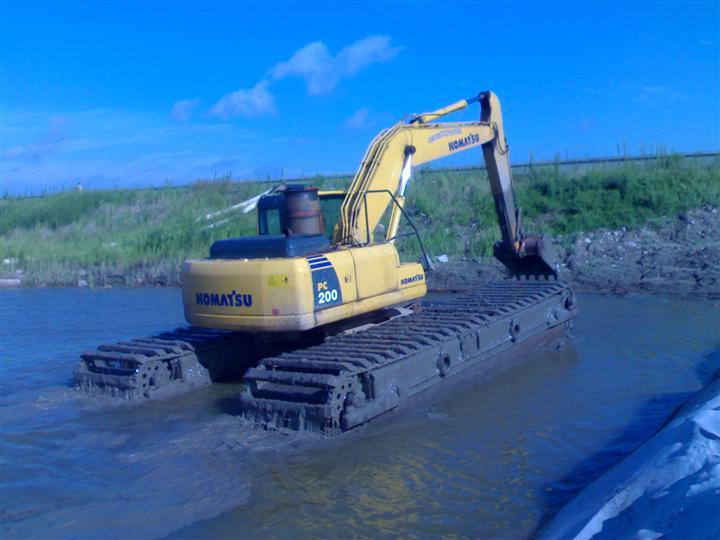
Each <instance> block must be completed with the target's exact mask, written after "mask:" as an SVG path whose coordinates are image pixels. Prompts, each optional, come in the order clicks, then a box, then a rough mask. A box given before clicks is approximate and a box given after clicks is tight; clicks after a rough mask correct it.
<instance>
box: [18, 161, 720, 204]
mask: <svg viewBox="0 0 720 540" xmlns="http://www.w3.org/2000/svg"><path fill="white" fill-rule="evenodd" d="M665 158H675V159H701V160H712V159H720V152H692V153H686V154H680V153H667V154H666V153H658V154H648V155H640V156H619V157H617V156H616V157H609V156H608V157H593V158H584V159H559V158H558V159H554V160H545V161H526V162H524V163H514V164H512V165H511V168H512V169H513V170H516V171H521V170H528V169H534V168H543V167H559V168H561V169H562V168H567V167H583V166H590V165H622V164H625V163H638V162H646V163H651V162H654V161H657V160H659V159H665ZM421 170H422V171H423V172H430V171H432V172H439V173H443V172H471V171H482V170H485V166H484V165H473V166H465V167H427V168H425V167H421ZM353 174H354V173H334V174H315V175H308V176H301V177H293V178H283V177H282V176H281V177H279V178H278V177H276V178H267V179H263V180H258V179H247V178H233V177H232V176H230V175H228V176H225V177H221V178H198V179H197V180H196V181H195V182H190V183H187V184H180V185H163V186H147V187H128V188H122V187H119V186H116V187H109V188H93V189H92V190H91V191H115V190H119V189H127V190H153V191H161V190H183V189H192V188H193V187H194V186H196V185H197V184H198V183H212V182H231V183H238V184H280V183H293V182H295V183H299V182H307V181H308V180H312V179H313V178H317V177H320V178H323V179H327V180H333V179H349V178H352V176H353ZM73 189H77V187H66V188H60V189H58V190H57V191H48V192H46V193H42V194H34V195H31V194H25V195H14V196H12V198H15V199H33V198H41V197H45V196H47V195H53V194H55V193H60V192H63V191H68V190H73ZM8 196H9V195H8V194H5V195H4V197H8Z"/></svg>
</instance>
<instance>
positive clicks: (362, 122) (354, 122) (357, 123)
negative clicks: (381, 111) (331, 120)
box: [345, 107, 370, 129]
mask: <svg viewBox="0 0 720 540" xmlns="http://www.w3.org/2000/svg"><path fill="white" fill-rule="evenodd" d="M369 126H370V111H369V110H368V109H367V108H366V107H363V108H361V109H358V110H357V111H355V112H354V113H353V114H352V116H351V117H350V118H348V119H347V120H345V127H346V128H349V129H364V128H366V127H369Z"/></svg>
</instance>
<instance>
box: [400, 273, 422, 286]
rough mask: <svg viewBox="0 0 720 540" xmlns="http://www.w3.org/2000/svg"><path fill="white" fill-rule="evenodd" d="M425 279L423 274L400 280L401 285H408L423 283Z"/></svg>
mask: <svg viewBox="0 0 720 540" xmlns="http://www.w3.org/2000/svg"><path fill="white" fill-rule="evenodd" d="M424 279H425V276H424V275H423V274H415V275H414V276H411V277H406V278H402V279H401V280H400V285H407V284H408V283H415V282H416V281H423V280H424Z"/></svg>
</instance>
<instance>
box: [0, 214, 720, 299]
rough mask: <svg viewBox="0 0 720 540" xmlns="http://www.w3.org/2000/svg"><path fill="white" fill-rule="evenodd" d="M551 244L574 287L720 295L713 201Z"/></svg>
mask: <svg viewBox="0 0 720 540" xmlns="http://www.w3.org/2000/svg"><path fill="white" fill-rule="evenodd" d="M554 247H555V249H556V251H557V254H558V260H559V263H560V272H559V279H560V280H561V281H564V282H566V283H568V284H569V285H570V286H571V287H572V288H573V290H575V291H576V292H588V293H602V294H612V295H620V296H623V295H629V294H637V293H640V294H653V295H661V296H672V297H680V298H706V299H710V300H718V299H720V265H718V264H717V261H720V212H719V211H718V209H717V208H715V207H710V206H706V207H703V208H700V209H696V210H690V211H687V212H683V213H681V214H679V215H677V216H675V217H664V218H659V219H654V220H650V221H649V222H648V223H646V224H645V225H644V226H643V227H640V228H637V229H630V230H627V229H625V228H622V229H620V230H605V229H602V230H597V231H593V232H589V233H573V234H570V235H567V236H558V237H556V238H554ZM6 261H7V260H5V261H3V264H6ZM441 261H442V262H441ZM445 261H447V262H445ZM433 264H434V267H435V268H434V270H433V271H431V272H430V273H429V274H428V291H429V292H447V293H462V292H467V291H469V290H471V289H472V288H474V287H477V286H478V285H481V284H483V283H486V282H488V281H493V280H497V279H502V278H504V277H506V274H505V272H504V268H503V267H502V266H501V265H500V263H498V262H496V261H494V260H490V259H483V260H480V261H477V260H476V261H469V260H464V257H458V256H454V255H449V256H448V255H438V256H436V257H434V262H433ZM179 267H180V263H174V262H171V261H160V262H158V263H157V264H154V265H151V266H144V267H140V268H137V269H135V270H133V271H131V272H128V273H126V274H122V273H119V272H118V271H117V269H115V268H111V267H107V266H104V265H96V266H94V267H93V266H90V267H88V269H84V268H83V269H77V270H64V271H63V272H61V271H60V270H58V271H56V272H51V273H52V275H54V276H57V277H55V279H54V280H53V279H49V280H45V282H43V281H41V280H40V279H39V277H38V276H33V275H32V274H25V272H24V271H23V270H22V269H16V270H14V271H13V272H10V273H9V272H8V271H7V270H6V271H5V272H3V275H2V276H0V290H7V289H12V288H37V287H91V288H108V287H115V286H125V287H168V286H170V287H172V286H180V279H179V277H180V276H179ZM69 276H72V277H69Z"/></svg>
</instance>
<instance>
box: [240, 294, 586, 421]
mask: <svg viewBox="0 0 720 540" xmlns="http://www.w3.org/2000/svg"><path fill="white" fill-rule="evenodd" d="M576 314H577V309H576V307H575V302H574V298H573V295H572V293H571V291H570V289H569V288H568V287H567V286H566V285H563V284H561V283H557V282H548V281H503V282H497V283H492V284H489V285H486V286H484V287H482V288H480V289H478V290H477V291H476V292H474V293H473V294H470V295H466V296H461V297H457V298H454V299H451V300H449V301H446V302H442V303H438V304H436V305H430V306H428V307H424V308H422V309H420V310H418V311H416V312H415V313H413V314H411V315H408V316H405V317H398V318H395V319H392V320H390V321H388V322H385V323H383V324H379V325H376V326H373V327H371V328H369V329H366V330H363V331H360V332H356V333H345V334H340V335H337V336H334V337H331V338H328V339H327V340H326V341H325V342H324V343H322V344H320V345H317V346H313V347H308V348H305V349H302V350H297V351H294V352H288V353H284V354H281V355H279V356H275V357H271V358H265V359H263V360H261V361H260V363H259V365H258V366H257V367H256V368H253V369H250V370H249V371H248V372H247V374H246V377H245V380H246V381H247V383H248V384H247V386H246V388H245V390H244V392H243V393H242V395H241V396H240V400H241V405H242V406H241V409H242V416H243V417H245V418H246V419H248V420H249V421H251V422H252V423H254V424H257V425H262V426H264V427H267V428H270V429H280V430H286V429H287V430H297V431H315V432H322V433H325V434H336V433H339V432H341V431H346V430H349V429H351V428H353V427H355V426H358V425H360V424H362V423H364V422H367V421H368V420H370V419H372V418H374V417H376V416H378V415H380V414H382V413H384V412H387V411H389V410H391V409H393V408H395V407H397V406H398V405H399V404H400V403H401V402H402V401H403V400H405V399H406V398H408V397H410V396H412V395H414V394H417V393H418V392H420V391H422V390H424V389H426V388H428V387H430V386H433V385H435V384H437V383H439V382H440V381H441V380H442V379H443V378H445V377H449V376H452V375H455V374H457V373H460V372H462V371H463V370H465V369H467V368H469V367H471V366H473V365H476V364H479V363H482V362H483V361H485V360H487V359H489V358H490V357H492V356H495V355H497V354H500V353H502V352H503V351H506V350H509V349H512V348H520V346H521V345H522V344H526V345H528V344H532V345H534V346H537V345H540V344H542V343H543V342H548V341H553V340H558V339H562V338H563V337H564V335H565V334H566V333H567V331H568V329H569V327H570V322H571V319H572V318H573V317H574V316H575V315H576Z"/></svg>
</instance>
